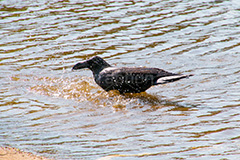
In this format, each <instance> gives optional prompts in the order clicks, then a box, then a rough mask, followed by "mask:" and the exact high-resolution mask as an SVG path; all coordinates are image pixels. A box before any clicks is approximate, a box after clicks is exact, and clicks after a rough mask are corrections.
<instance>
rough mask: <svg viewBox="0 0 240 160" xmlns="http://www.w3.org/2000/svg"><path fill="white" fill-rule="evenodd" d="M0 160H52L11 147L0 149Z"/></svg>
mask: <svg viewBox="0 0 240 160" xmlns="http://www.w3.org/2000/svg"><path fill="white" fill-rule="evenodd" d="M0 159H1V160H53V159H49V158H45V157H41V156H38V155H34V154H33V153H30V152H24V151H21V150H20V149H17V148H13V147H0Z"/></svg>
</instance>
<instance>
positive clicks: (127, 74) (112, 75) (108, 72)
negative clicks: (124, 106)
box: [95, 67, 175, 93]
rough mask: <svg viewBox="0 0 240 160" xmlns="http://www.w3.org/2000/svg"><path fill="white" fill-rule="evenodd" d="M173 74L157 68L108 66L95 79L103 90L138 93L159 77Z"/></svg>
mask: <svg viewBox="0 0 240 160" xmlns="http://www.w3.org/2000/svg"><path fill="white" fill-rule="evenodd" d="M171 75H175V74H173V73H170V72H166V71H164V70H161V69H158V68H144V67H132V68H131V67H122V68H114V67H108V68H105V69H103V70H102V71H101V72H100V73H99V74H98V75H97V76H96V77H95V81H96V82H97V84H98V85H100V86H101V87H102V88H103V89H104V90H106V91H109V90H118V91H119V92H120V93H128V92H131V93H139V92H143V91H145V90H147V89H148V88H150V87H151V86H152V85H155V84H156V82H157V80H158V79H159V78H160V77H165V76H171Z"/></svg>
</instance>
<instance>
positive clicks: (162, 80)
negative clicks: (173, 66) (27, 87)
mask: <svg viewBox="0 0 240 160" xmlns="http://www.w3.org/2000/svg"><path fill="white" fill-rule="evenodd" d="M191 76H193V74H189V75H183V74H176V75H171V76H167V77H161V78H159V79H158V80H157V82H156V84H155V85H158V84H165V83H170V82H174V81H178V80H180V79H183V78H188V77H191Z"/></svg>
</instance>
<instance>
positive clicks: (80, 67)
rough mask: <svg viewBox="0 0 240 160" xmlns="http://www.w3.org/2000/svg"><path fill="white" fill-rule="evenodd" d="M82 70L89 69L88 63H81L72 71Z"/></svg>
mask: <svg viewBox="0 0 240 160" xmlns="http://www.w3.org/2000/svg"><path fill="white" fill-rule="evenodd" d="M82 68H88V64H87V63H86V62H79V63H77V64H75V65H74V66H73V68H72V70H78V69H82Z"/></svg>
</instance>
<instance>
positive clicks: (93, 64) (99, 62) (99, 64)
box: [72, 56, 111, 73]
mask: <svg viewBox="0 0 240 160" xmlns="http://www.w3.org/2000/svg"><path fill="white" fill-rule="evenodd" d="M110 66H111V65H110V64H108V63H107V62H106V61H104V59H102V58H101V57H98V56H94V57H92V58H91V59H88V60H86V61H83V62H79V63H77V64H75V65H74V66H73V68H72V70H78V69H83V68H89V69H90V70H91V71H92V72H93V73H98V72H100V71H101V70H103V69H104V68H106V67H110Z"/></svg>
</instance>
